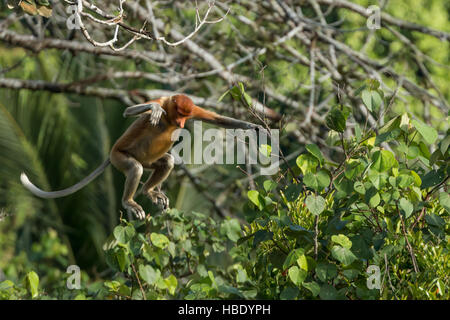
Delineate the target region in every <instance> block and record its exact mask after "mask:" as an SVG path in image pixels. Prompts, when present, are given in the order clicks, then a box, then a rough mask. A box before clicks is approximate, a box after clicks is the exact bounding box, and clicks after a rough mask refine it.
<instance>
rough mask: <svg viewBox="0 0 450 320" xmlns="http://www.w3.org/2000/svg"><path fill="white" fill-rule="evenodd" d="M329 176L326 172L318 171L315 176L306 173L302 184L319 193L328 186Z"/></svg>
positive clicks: (323, 170)
mask: <svg viewBox="0 0 450 320" xmlns="http://www.w3.org/2000/svg"><path fill="white" fill-rule="evenodd" d="M330 181H331V179H330V175H329V173H328V170H325V169H320V170H319V171H318V172H317V173H316V174H314V173H312V172H308V173H306V174H305V176H304V177H303V183H304V184H305V186H307V187H309V188H311V189H314V190H316V191H321V190H323V189H324V188H326V187H328V186H329V185H330Z"/></svg>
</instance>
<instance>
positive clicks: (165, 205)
mask: <svg viewBox="0 0 450 320" xmlns="http://www.w3.org/2000/svg"><path fill="white" fill-rule="evenodd" d="M144 194H145V195H146V196H147V197H148V198H149V199H150V200H152V202H153V203H154V204H156V205H159V206H161V207H162V209H163V210H164V211H165V210H167V209H169V198H167V196H166V195H165V194H164V193H162V192H161V191H147V192H144Z"/></svg>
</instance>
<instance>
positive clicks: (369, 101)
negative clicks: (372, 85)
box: [361, 90, 383, 112]
mask: <svg viewBox="0 0 450 320" xmlns="http://www.w3.org/2000/svg"><path fill="white" fill-rule="evenodd" d="M361 98H362V100H363V102H364V104H365V105H366V107H367V109H369V111H370V112H373V111H377V110H379V109H380V106H381V103H382V102H383V99H382V98H381V95H380V94H379V93H378V91H375V90H364V91H363V92H362V94H361Z"/></svg>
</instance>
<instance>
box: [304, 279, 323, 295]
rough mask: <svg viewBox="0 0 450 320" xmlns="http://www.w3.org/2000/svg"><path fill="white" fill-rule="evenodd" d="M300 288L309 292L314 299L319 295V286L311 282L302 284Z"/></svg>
mask: <svg viewBox="0 0 450 320" xmlns="http://www.w3.org/2000/svg"><path fill="white" fill-rule="evenodd" d="M302 286H303V287H304V288H306V289H308V290H309V291H311V293H312V295H313V296H314V297H316V296H317V295H318V294H319V293H320V286H319V284H318V283H317V282H315V281H312V282H303V283H302Z"/></svg>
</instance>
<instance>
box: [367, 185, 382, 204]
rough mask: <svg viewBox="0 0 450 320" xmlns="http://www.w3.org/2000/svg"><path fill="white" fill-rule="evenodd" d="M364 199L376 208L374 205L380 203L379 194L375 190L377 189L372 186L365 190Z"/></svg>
mask: <svg viewBox="0 0 450 320" xmlns="http://www.w3.org/2000/svg"><path fill="white" fill-rule="evenodd" d="M365 201H366V203H367V204H368V205H370V206H371V207H372V208H376V206H378V205H379V204H380V201H381V198H380V194H379V193H378V192H377V190H376V189H375V188H374V187H372V188H370V189H369V190H367V191H366V194H365Z"/></svg>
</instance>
